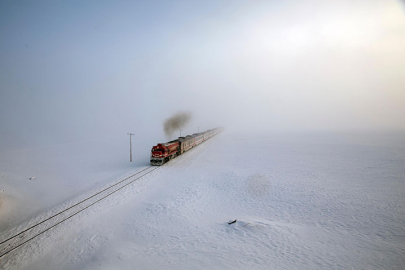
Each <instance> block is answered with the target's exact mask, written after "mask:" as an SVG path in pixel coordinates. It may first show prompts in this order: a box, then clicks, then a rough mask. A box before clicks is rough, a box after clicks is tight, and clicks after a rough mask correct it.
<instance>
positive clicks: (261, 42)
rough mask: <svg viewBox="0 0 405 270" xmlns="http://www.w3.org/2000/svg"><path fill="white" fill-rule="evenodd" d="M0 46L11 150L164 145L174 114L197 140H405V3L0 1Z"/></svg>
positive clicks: (3, 118)
mask: <svg viewBox="0 0 405 270" xmlns="http://www.w3.org/2000/svg"><path fill="white" fill-rule="evenodd" d="M0 36H1V42H0V124H1V125H0V129H1V132H0V136H1V140H2V143H3V144H4V143H5V142H7V143H10V144H15V145H18V144H19V143H21V142H24V141H27V140H28V141H31V142H34V141H41V142H50V143H52V142H58V141H74V140H80V139H84V138H89V137H91V136H93V135H94V134H126V132H135V133H138V134H142V136H149V134H150V133H159V135H157V136H161V137H162V138H164V136H163V128H162V123H163V121H164V120H165V119H166V118H167V117H169V116H170V115H172V114H174V113H176V112H177V111H191V112H192V114H193V116H194V118H193V120H192V122H191V123H190V126H189V127H188V130H187V131H189V132H195V131H196V129H197V127H198V126H199V127H200V130H202V129H205V128H206V127H210V128H211V127H214V126H217V125H222V126H228V127H239V128H241V127H246V128H258V129H262V128H268V129H276V130H280V129H281V130H283V129H286V130H302V129H303V130H346V129H401V130H403V129H405V120H404V116H405V9H404V4H403V2H400V1H394V0H392V1H390V0H367V1H366V0H364V1H363V0H359V1H356V0H350V1H349V0H336V1H324V0H323V1H321V0H319V1H317V0H308V1H305V0H301V1H298V0H296V1H294V0H288V1H235V0H233V1H1V2H0ZM28 134H29V136H28ZM27 137H29V138H30V139H27Z"/></svg>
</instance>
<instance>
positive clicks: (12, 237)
mask: <svg viewBox="0 0 405 270" xmlns="http://www.w3.org/2000/svg"><path fill="white" fill-rule="evenodd" d="M151 167H153V166H149V167H147V168H145V169H143V170H141V171H139V172H137V173H135V174H133V175H131V176H128V177H126V178H125V179H123V180H121V181H119V182H117V183H115V184H114V185H111V186H109V187H107V188H105V189H103V190H101V191H99V192H97V193H95V194H93V195H92V196H90V197H88V198H86V199H84V200H82V201H80V202H78V203H76V204H74V205H72V206H70V207H68V208H66V209H64V210H63V211H60V212H58V213H57V214H54V215H52V216H51V217H49V218H47V219H45V220H43V221H41V222H39V223H37V224H35V225H33V226H31V227H29V228H27V229H25V230H23V231H21V232H20V233H18V234H15V235H13V236H11V237H9V238H8V239H6V240H4V241H3V242H1V243H0V245H1V244H4V243H6V242H8V241H10V240H12V239H14V238H16V237H17V236H19V235H21V234H23V233H24V232H27V231H29V230H31V229H33V228H35V227H37V226H39V225H41V224H42V223H44V222H46V221H48V220H51V219H52V218H54V217H56V216H59V215H61V214H62V213H64V212H66V211H68V210H70V209H72V208H74V207H76V206H78V205H80V204H82V203H84V202H85V201H88V200H90V199H91V198H93V197H95V196H97V195H99V194H101V193H103V192H105V191H107V190H109V189H111V188H113V187H115V186H117V185H118V184H120V183H122V182H124V181H126V180H128V179H130V178H132V177H134V176H135V175H137V174H140V173H142V172H144V171H145V170H147V169H150V168H151ZM158 168H160V167H156V168H154V169H152V170H150V171H148V172H146V173H144V174H142V175H141V176H139V177H137V178H135V179H134V180H132V181H130V182H129V183H127V184H125V185H123V186H121V187H119V188H118V189H116V190H114V191H113V192H111V193H109V194H107V195H105V196H104V197H102V198H100V199H98V200H97V201H95V202H93V203H91V204H90V205H88V206H86V207H85V208H83V209H81V210H79V211H77V212H75V213H74V214H72V215H70V216H68V217H67V218H65V219H63V220H61V221H59V222H57V223H56V224H54V225H52V226H50V227H48V228H47V229H45V230H43V231H41V232H40V233H38V234H36V235H34V236H33V237H31V238H29V239H27V240H26V241H24V242H23V243H20V244H18V245H17V246H15V247H13V248H12V249H10V250H8V251H6V252H4V253H2V254H0V258H1V257H3V256H4V255H6V254H8V253H10V252H11V251H13V250H15V249H17V248H18V247H20V246H22V245H24V244H26V243H27V242H29V241H31V240H32V239H34V238H36V237H38V236H39V235H41V234H43V233H45V232H46V231H48V230H50V229H51V228H53V227H55V226H57V225H59V224H60V223H62V222H64V221H66V220H67V219H70V218H71V217H73V216H75V215H77V214H78V213H80V212H82V211H84V210H85V209H87V208H89V207H90V206H92V205H94V204H96V203H97V202H99V201H101V200H103V199H105V198H107V197H109V196H111V195H112V194H114V193H115V192H117V191H119V190H121V189H123V188H124V187H126V186H128V185H130V184H132V183H133V182H135V181H136V180H138V179H140V178H142V177H144V176H145V175H147V174H149V173H151V172H153V171H154V170H156V169H158Z"/></svg>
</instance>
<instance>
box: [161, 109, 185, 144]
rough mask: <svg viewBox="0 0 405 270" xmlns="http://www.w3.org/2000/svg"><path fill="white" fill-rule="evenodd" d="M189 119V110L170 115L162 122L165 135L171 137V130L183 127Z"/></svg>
mask: <svg viewBox="0 0 405 270" xmlns="http://www.w3.org/2000/svg"><path fill="white" fill-rule="evenodd" d="M190 119H191V113H190V112H179V113H176V114H175V115H173V116H172V117H170V118H168V119H166V120H165V122H164V124H163V129H164V131H165V134H166V137H167V138H169V139H170V138H171V137H172V134H173V132H175V131H178V130H179V129H181V128H182V127H184V126H185V125H186V124H187V123H188V122H189V121H190Z"/></svg>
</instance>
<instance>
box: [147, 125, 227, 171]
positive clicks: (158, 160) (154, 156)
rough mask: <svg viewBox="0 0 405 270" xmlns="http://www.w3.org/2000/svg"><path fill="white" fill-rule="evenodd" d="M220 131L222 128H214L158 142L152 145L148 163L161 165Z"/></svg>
mask: <svg viewBox="0 0 405 270" xmlns="http://www.w3.org/2000/svg"><path fill="white" fill-rule="evenodd" d="M221 131H222V128H214V129H210V130H207V131H204V132H200V133H195V134H193V135H187V136H185V137H179V138H178V139H176V140H173V141H170V142H167V143H158V144H157V145H156V146H153V147H152V150H151V154H150V165H153V166H161V165H163V164H165V163H166V162H168V161H170V160H171V159H173V158H175V157H177V156H179V155H181V154H183V153H184V152H187V151H189V150H191V149H193V148H194V147H196V146H197V145H199V144H201V143H203V142H205V141H206V140H208V139H210V138H212V137H214V136H215V135H217V134H218V133H220V132H221Z"/></svg>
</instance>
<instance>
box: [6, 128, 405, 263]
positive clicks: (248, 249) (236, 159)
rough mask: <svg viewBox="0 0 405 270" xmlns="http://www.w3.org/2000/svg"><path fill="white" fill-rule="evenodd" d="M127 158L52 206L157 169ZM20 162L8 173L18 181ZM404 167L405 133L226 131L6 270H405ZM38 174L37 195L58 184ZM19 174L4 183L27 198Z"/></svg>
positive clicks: (31, 247) (18, 255) (42, 240)
mask: <svg viewBox="0 0 405 270" xmlns="http://www.w3.org/2000/svg"><path fill="white" fill-rule="evenodd" d="M148 147H149V145H148ZM79 148H80V147H79ZM148 155H149V153H147V154H145V156H146V157H148ZM1 158H2V163H3V162H6V161H7V157H4V156H1ZM116 158H117V159H116V161H115V163H112V164H111V163H109V162H107V161H111V160H112V159H111V156H108V155H105V160H104V163H103V159H102V158H99V159H98V161H97V162H100V164H99V165H98V166H96V167H94V168H92V169H91V172H89V173H88V175H89V177H90V176H91V175H92V178H91V179H96V178H97V177H96V176H97V174H98V173H99V174H102V173H103V175H104V177H102V179H103V180H102V181H101V180H100V181H101V182H97V181H94V180H89V183H90V184H88V185H87V186H86V184H84V185H85V186H82V185H80V184H79V182H78V181H76V182H75V183H76V184H74V185H73V186H70V189H68V190H66V191H65V193H64V194H65V195H64V196H60V197H59V199H58V198H54V199H52V200H50V202H51V203H50V204H52V206H53V207H58V206H57V205H58V202H59V205H61V204H62V203H64V202H66V201H68V200H74V198H76V196H79V194H81V193H83V194H86V193H91V191H92V189H96V188H97V186H102V185H105V184H107V183H108V182H109V181H110V182H114V181H117V180H119V179H120V178H122V177H123V176H125V175H128V174H129V173H131V172H133V171H136V170H138V169H140V168H142V167H144V166H145V163H142V162H143V161H141V160H140V159H137V160H136V162H135V163H134V165H132V166H133V167H130V166H128V165H127V164H125V165H120V164H121V163H120V162H121V161H122V160H121V159H119V158H118V157H116ZM125 158H127V157H125ZM62 160H64V159H63V158H62V159H61V160H60V161H62ZM15 161H16V160H14V161H10V164H9V165H8V168H10V167H11V168H15V169H14V170H15V171H18V164H17V165H16V164H15ZM117 161H120V162H117ZM13 162H14V163H13ZM106 162H107V163H106ZM122 162H123V161H122ZM11 163H12V164H11ZM57 163H58V162H57V161H55V164H57ZM123 163H125V162H123ZM80 164H82V163H80ZM106 164H110V165H106ZM404 164H405V136H404V134H391V135H388V134H374V135H370V134H368V135H365V134H358V135H354V134H352V135H347V134H346V135H345V134H340V135H330V134H300V135H298V134H295V135H289V136H286V135H271V134H262V135H248V134H238V133H231V132H224V133H222V134H220V135H219V136H217V137H216V138H214V139H212V140H210V141H208V142H206V143H204V144H202V145H200V146H199V147H197V148H195V149H194V150H192V151H190V152H188V153H186V154H185V155H183V156H180V157H178V158H176V159H174V160H173V161H171V162H170V163H169V164H167V165H165V166H163V167H161V168H160V169H158V170H156V171H154V172H153V173H151V174H149V175H147V176H145V177H144V178H142V179H140V180H138V181H136V182H134V183H133V184H132V185H130V186H129V187H128V188H125V189H124V190H122V191H121V192H119V193H117V194H115V195H114V196H111V197H109V198H108V199H106V200H104V201H102V202H100V203H99V204H96V205H95V206H94V207H92V208H90V209H88V210H86V211H84V212H83V213H81V214H79V215H78V216H76V217H74V218H73V219H70V220H69V221H67V222H66V223H64V224H61V225H59V226H58V227H56V228H55V229H52V230H50V231H48V232H47V233H45V235H43V236H41V237H38V238H37V239H35V240H34V241H32V242H31V243H29V244H27V245H25V246H23V247H21V248H19V249H17V250H15V251H14V252H12V253H10V254H8V255H6V256H5V257H3V258H1V259H0V268H5V269H403V268H404V265H405V256H403V255H404V254H405V165H404ZM59 166H60V164H59ZM106 166H107V167H108V168H111V170H108V169H106ZM70 168H71V169H74V166H73V165H72V167H70ZM36 169H37V173H36V174H35V175H27V177H30V176H34V177H37V178H36V179H34V180H27V181H26V182H24V183H25V184H24V185H31V184H27V183H30V182H29V181H31V182H32V183H33V184H32V186H30V187H26V189H27V192H28V193H29V190H30V189H32V188H33V186H35V183H40V182H39V181H41V179H47V178H46V177H44V176H43V175H41V173H42V170H41V167H40V165H38V167H36ZM3 171H7V168H6V167H3ZM78 171H80V168H79V169H78ZM81 171H83V169H82V170H81ZM57 173H59V172H57ZM10 175H13V174H12V173H11V172H10V170H8V171H7V174H6V173H2V178H1V184H2V185H3V184H4V185H6V184H7V185H8V186H6V188H13V189H14V190H18V188H17V186H16V185H15V186H14V187H13V186H12V184H10V182H7V179H8V178H6V177H9V176H10ZM80 175H81V176H83V175H85V174H83V173H81V174H80ZM61 179H62V178H61ZM64 181H65V180H60V181H59V182H57V183H55V185H58V187H60V186H63V185H66V186H68V185H67V183H66V182H64ZM81 181H82V183H85V181H86V180H85V179H81ZM42 187H45V185H43V186H42ZM53 189H55V188H53ZM17 193H18V192H17V191H16V194H17ZM44 193H46V191H44ZM34 194H39V193H38V192H34ZM15 196H17V195H15ZM18 198H22V196H20V197H18ZM35 199H36V200H38V201H39V202H40V203H38V204H33V205H34V206H33V208H35V209H36V210H35V211H33V210H30V211H28V210H27V211H25V213H26V216H25V218H24V217H19V218H17V217H12V220H13V222H11V223H12V225H13V226H11V225H10V224H8V225H7V220H6V221H4V219H3V218H2V219H1V221H0V225H3V226H4V228H7V229H3V230H2V231H1V233H2V234H6V233H7V232H8V231H12V230H13V229H12V228H10V227H15V226H16V224H17V223H18V222H22V221H24V220H25V219H26V218H27V217H29V218H31V217H33V215H34V214H35V213H39V214H41V213H43V212H44V210H42V212H41V210H40V209H41V207H40V206H41V205H42V206H43V205H44V201H43V200H41V198H35ZM30 200H33V199H32V198H25V202H29V201H30ZM16 201H18V200H16ZM18 205H19V204H18V203H17V204H16V206H15V207H18ZM45 205H47V204H45ZM3 206H4V205H3ZM3 206H2V207H3ZM6 206H7V204H6ZM49 207H50V206H49V205H47V208H49ZM59 207H60V206H59ZM3 209H4V207H3ZM2 211H4V210H2ZM17 212H18V211H17ZM19 213H22V212H19ZM11 216H12V215H11ZM11 216H10V213H3V217H7V218H8V217H11ZM234 219H237V222H236V223H234V224H231V225H228V221H231V220H234ZM4 224H6V225H7V226H6V225H4Z"/></svg>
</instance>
